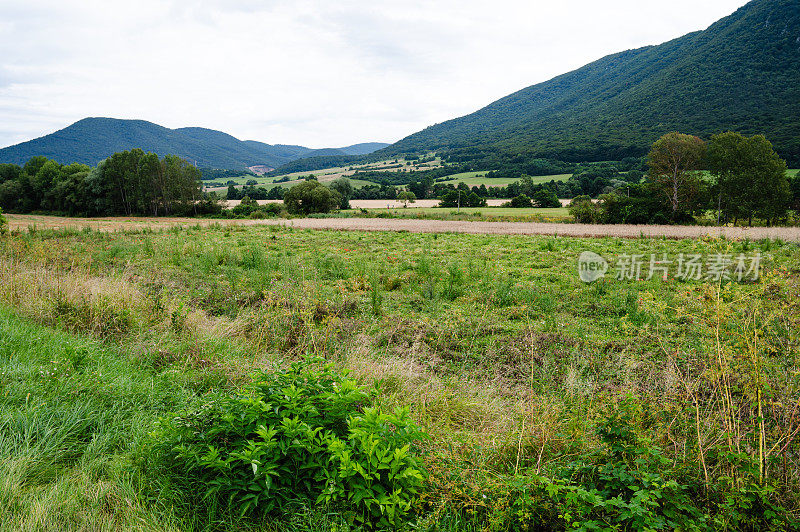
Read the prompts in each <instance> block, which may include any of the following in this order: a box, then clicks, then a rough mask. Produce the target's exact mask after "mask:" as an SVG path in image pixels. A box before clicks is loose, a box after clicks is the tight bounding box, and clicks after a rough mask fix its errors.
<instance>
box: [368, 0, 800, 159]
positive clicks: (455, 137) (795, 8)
mask: <svg viewBox="0 0 800 532" xmlns="http://www.w3.org/2000/svg"><path fill="white" fill-rule="evenodd" d="M725 130H736V131H741V132H743V133H746V134H758V133H763V134H765V135H766V136H767V138H768V139H769V140H771V141H772V142H773V143H774V144H775V147H776V149H777V150H778V151H779V153H780V154H781V155H782V156H783V157H785V158H787V159H788V160H789V161H790V163H791V164H793V165H797V164H799V163H800V1H798V0H753V1H752V2H750V3H748V4H747V5H745V6H744V7H742V8H741V9H739V10H738V11H736V12H735V13H734V14H732V15H730V16H728V17H726V18H723V19H722V20H720V21H718V22H716V23H715V24H713V25H712V26H710V27H709V28H708V29H707V30H705V31H698V32H694V33H690V34H688V35H685V36H683V37H680V38H678V39H675V40H672V41H669V42H666V43H664V44H661V45H658V46H647V47H644V48H639V49H637V50H628V51H625V52H621V53H617V54H613V55H610V56H607V57H604V58H602V59H600V60H598V61H595V62H593V63H591V64H588V65H586V66H584V67H582V68H580V69H578V70H575V71H573V72H569V73H567V74H564V75H561V76H558V77H556V78H553V79H551V80H550V81H546V82H544V83H539V84H537V85H533V86H531V87H528V88H525V89H522V90H520V91H518V92H516V93H514V94H511V95H509V96H506V97H505V98H502V99H500V100H498V101H496V102H494V103H492V104H490V105H488V106H486V107H484V108H483V109H480V110H478V111H476V112H474V113H472V114H469V115H466V116H463V117H461V118H456V119H454V120H449V121H447V122H443V123H441V124H436V125H434V126H431V127H428V128H427V129H425V130H423V131H420V132H418V133H415V134H413V135H411V136H409V137H406V138H405V139H403V140H401V141H399V142H397V143H396V144H393V145H392V146H390V147H389V148H386V149H385V150H383V151H381V152H379V153H378V154H376V155H381V156H395V155H399V154H402V153H424V152H428V151H432V150H460V152H462V153H463V154H465V155H464V157H468V156H469V152H470V151H472V152H479V151H481V150H484V151H486V150H495V151H497V152H502V153H505V154H510V155H511V156H512V157H513V156H517V155H523V156H528V157H543V158H552V159H558V160H564V161H583V160H619V159H621V158H624V157H626V156H640V155H642V154H644V153H646V150H647V148H648V146H649V145H650V144H651V143H652V142H653V141H655V140H656V139H657V138H658V137H659V136H661V135H663V134H665V133H668V132H670V131H681V132H685V133H690V134H694V135H699V136H704V137H707V136H709V135H711V134H714V133H716V132H721V131H725ZM462 160H463V159H462Z"/></svg>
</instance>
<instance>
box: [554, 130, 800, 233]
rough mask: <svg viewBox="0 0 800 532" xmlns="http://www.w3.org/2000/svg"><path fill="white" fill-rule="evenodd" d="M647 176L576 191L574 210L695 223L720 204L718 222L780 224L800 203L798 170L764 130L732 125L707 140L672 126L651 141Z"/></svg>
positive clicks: (583, 215)
mask: <svg viewBox="0 0 800 532" xmlns="http://www.w3.org/2000/svg"><path fill="white" fill-rule="evenodd" d="M644 177H645V179H644V181H643V182H641V183H639V182H629V183H627V184H624V183H623V184H618V185H617V186H616V187H614V188H613V189H612V190H606V189H604V192H603V193H601V194H599V199H600V201H599V202H592V201H591V195H589V194H586V195H583V196H579V197H576V198H575V199H574V200H573V202H572V205H571V207H570V211H571V213H572V214H573V216H574V217H575V219H576V220H577V221H579V222H587V223H588V222H601V223H635V224H649V223H693V222H694V221H695V219H696V216H698V215H700V214H703V213H706V212H709V211H715V212H716V213H717V222H718V223H720V224H727V223H733V224H738V223H739V222H744V221H746V222H747V224H748V225H752V224H753V220H754V219H760V220H762V221H763V222H764V223H766V224H767V225H776V224H779V223H781V222H785V221H787V219H788V215H789V211H790V210H791V209H795V210H797V209H798V208H800V176H795V177H794V178H792V179H790V178H789V177H788V175H787V165H786V161H784V160H783V159H781V158H780V157H779V156H778V154H777V153H776V152H775V150H774V149H773V146H772V144H771V143H770V142H769V141H768V140H767V139H766V137H764V135H754V136H751V137H747V136H744V135H742V134H740V133H736V132H726V133H720V134H717V135H714V136H712V137H711V139H710V140H709V141H708V142H706V141H704V140H702V139H700V138H699V137H696V136H692V135H686V134H682V133H678V132H673V133H669V134H667V135H664V136H663V137H661V138H660V139H659V140H657V141H656V142H655V143H654V144H653V146H652V148H651V150H650V153H649V155H648V157H647V173H646V175H645V176H644Z"/></svg>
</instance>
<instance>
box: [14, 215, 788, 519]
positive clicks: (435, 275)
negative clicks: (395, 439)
mask: <svg viewBox="0 0 800 532" xmlns="http://www.w3.org/2000/svg"><path fill="white" fill-rule="evenodd" d="M11 218H12V221H14V222H16V223H17V224H18V225H17V226H18V227H19V224H20V220H21V218H20V217H11ZM38 220H39V221H40V222H42V221H45V220H43V219H42V218H38ZM94 222H95V223H99V224H113V223H115V222H114V221H113V220H101V221H94ZM116 223H119V224H124V223H131V224H138V223H144V222H143V221H142V220H131V221H130V222H122V221H119V222H116ZM160 223H163V224H164V225H162V226H161V227H167V224H169V223H179V224H185V225H188V227H173V228H171V229H169V230H163V231H117V232H111V231H109V230H108V229H109V228H110V227H108V226H98V227H104V228H106V229H107V230H105V231H91V230H90V231H64V230H59V231H48V230H43V229H40V230H37V231H33V232H19V233H13V234H11V235H8V236H6V237H4V238H2V239H0V390H2V392H1V393H0V530H3V531H4V530H58V529H72V530H131V529H138V530H165V529H168V530H187V531H188V530H208V529H213V530H251V529H258V530H281V531H282V532H294V531H322V530H326V531H327V530H332V529H334V528H336V529H338V530H340V531H346V530H349V529H350V528H349V526H348V525H347V523H346V521H347V518H346V516H347V508H346V507H345V508H342V507H341V506H340V507H332V508H325V507H321V506H316V505H315V504H313V502H312V504H311V505H310V507H306V510H303V511H298V512H296V513H295V514H292V515H291V516H288V517H287V516H283V517H280V516H275V515H269V516H267V517H265V518H264V519H263V520H261V519H255V518H246V519H242V518H240V517H239V514H238V512H236V513H227V512H225V511H223V510H222V509H220V508H215V507H213V505H211V504H210V503H209V502H208V501H206V500H204V499H202V498H201V497H200V494H202V493H203V489H204V488H202V489H201V488H200V487H197V488H196V489H194V490H191V491H186V490H183V491H181V490H180V489H178V485H177V484H176V483H175V482H176V480H175V477H174V476H175V475H176V472H175V470H174V469H173V470H166V469H165V470H160V469H158V468H155V467H148V464H149V463H151V462H152V460H153V457H154V456H157V455H154V454H152V453H153V450H152V445H153V444H152V438H153V437H154V436H152V432H153V431H154V430H155V427H156V422H157V420H158V419H159V418H160V417H162V416H171V414H170V413H172V412H179V411H181V410H183V409H185V408H194V407H195V406H196V405H199V404H201V403H202V402H203V401H205V400H206V398H207V397H210V396H214V394H235V393H236V392H237V390H240V389H241V388H242V386H244V385H245V383H247V382H249V377H248V375H250V374H251V373H252V372H253V371H255V370H270V368H275V365H276V364H278V365H281V364H286V363H287V361H298V360H306V358H305V357H308V356H314V357H320V358H322V359H324V360H326V361H328V362H330V363H331V364H333V365H334V367H335V368H336V370H337V371H346V372H349V373H350V374H351V375H352V377H353V378H354V379H355V380H356V381H357V382H358V383H359V384H360V385H362V386H364V387H365V388H366V389H372V390H374V404H375V405H376V406H378V407H380V408H383V409H385V410H388V411H390V410H392V409H394V408H395V407H398V406H402V407H408V408H410V410H411V415H412V417H413V419H414V420H415V421H416V422H417V423H419V425H420V426H421V427H422V428H423V429H424V430H425V431H426V432H427V434H428V435H429V438H428V439H426V440H424V441H422V442H421V443H420V444H419V445H418V446H417V447H416V450H415V452H417V453H419V456H420V457H421V459H422V460H423V461H424V464H425V468H426V471H427V473H426V478H425V486H424V489H423V493H422V496H421V497H420V498H419V499H418V500H417V501H416V502H415V503H414V506H413V508H412V510H411V514H412V517H413V519H415V520H416V523H417V524H416V530H420V531H426V532H442V531H452V532H454V531H456V530H471V531H472V530H474V531H477V530H492V531H498V532H499V531H507V530H540V529H542V530H565V529H575V527H576V526H578V524H582V523H583V521H586V522H587V523H590V524H591V523H594V524H595V525H597V526H598V527H606V526H611V525H610V523H612V522H615V523H627V525H623V524H620V525H619V528H620V529H627V530H633V529H644V528H645V526H644V525H641V526H638V525H632V524H630V523H631V522H632V521H619V520H620V519H634V518H633V517H631V514H630V513H629V510H630V511H631V512H640V513H637V514H635V516H638V517H635V519H639V518H640V517H641V519H642V521H636V522H638V523H640V524H641V523H648V524H647V527H649V528H653V529H659V525H658V524H657V523H658V522H659V521H658V519H661V518H662V517H663V516H661V514H660V513H659V512H661V510H660V508H662V505H666V506H664V507H665V508H668V510H669V512H673V510H674V512H675V513H671V514H670V517H669V519H678V518H680V519H684V518H687V516H688V518H689V519H690V522H691V523H694V525H696V527H695V526H692V527H688V528H686V527H679V526H678V525H674V526H673V527H669V526H668V525H664V526H662V527H660V528H661V529H671V528H675V527H678V528H681V529H685V530H690V529H692V530H693V529H698V530H719V529H726V530H758V529H770V530H788V529H790V526H791V525H789V524H787V523H789V522H790V519H792V518H797V517H800V498H799V497H800V495H798V494H800V484H799V482H800V474H798V472H800V437H799V436H798V435H800V417H799V416H798V408H800V351H799V350H798V345H800V338H798V332H799V331H800V306H798V305H800V299H799V298H798V293H800V292H799V291H800V253H798V247H797V245H795V244H793V243H787V242H786V241H787V240H790V239H791V238H789V237H791V236H792V235H789V237H787V235H786V233H785V232H779V233H760V232H757V231H756V230H748V232H747V233H746V234H747V235H751V240H749V241H744V240H743V241H734V240H724V239H713V238H698V239H681V240H671V239H655V238H612V237H608V238H564V236H563V235H564V230H566V229H569V228H573V227H574V228H580V227H581V226H574V225H569V224H566V225H557V226H546V227H544V226H543V227H542V230H545V229H547V230H548V231H553V229H554V228H555V229H558V234H559V236H552V233H551V234H550V235H549V236H537V235H532V236H528V235H518V234H517V235H515V234H503V235H498V234H459V229H458V228H459V227H462V228H463V227H476V228H482V230H483V231H490V230H491V227H496V228H500V229H503V230H505V231H506V232H509V233H510V232H512V230H514V228H516V230H517V231H518V230H519V228H520V227H531V226H533V224H522V225H510V224H496V225H492V224H486V223H484V222H473V223H464V222H457V223H434V224H433V225H431V224H432V222H431V221H414V220H368V219H300V220H287V221H280V222H266V223H265V222H263V221H257V222H256V221H247V222H244V223H247V224H252V225H251V226H243V225H242V224H241V223H239V222H236V223H233V222H230V223H227V224H216V223H213V225H211V226H208V227H202V226H201V225H198V224H197V222H196V221H195V220H173V221H164V220H162V221H160ZM354 223H357V224H359V225H352V224H354ZM292 224H294V228H291V227H289V226H291V225H292ZM337 224H344V225H337ZM381 224H390V225H381ZM476 224H477V225H476ZM119 227H120V226H117V227H116V228H117V229H119ZM133 227H137V226H136V225H134V226H133ZM300 227H317V228H329V229H349V228H358V229H371V230H374V231H375V232H370V233H368V232H364V231H314V230H303V229H300ZM381 227H384V228H386V227H388V228H392V229H396V230H395V231H379V230H378V229H380V228H381ZM533 227H534V228H535V227H536V226H533ZM587 227H588V228H589V229H603V228H602V227H592V226H587ZM617 229H619V228H617ZM644 229H646V228H637V229H636V230H635V231H637V233H630V234H629V235H628V236H637V235H638V231H640V230H644ZM675 229H677V230H683V231H685V230H686V229H693V228H675ZM696 229H697V230H702V231H708V229H707V228H696ZM434 230H439V231H446V233H436V232H434V233H433V234H431V233H427V232H426V231H434ZM585 230H588V229H585ZM400 231H408V232H400ZM417 231H418V232H417ZM631 231H633V229H631ZM772 231H774V230H772ZM553 232H555V231H553ZM755 235H766V236H774V235H779V236H780V238H781V239H782V240H783V241H772V240H766V239H765V240H758V241H755V240H754V238H759V237H756V236H755ZM729 236H730V235H729ZM584 251H593V252H595V253H598V254H600V255H602V256H603V257H605V258H607V259H609V260H613V259H614V258H621V257H624V256H628V257H630V256H633V255H640V256H647V257H649V256H650V255H651V254H654V255H657V256H659V257H661V256H662V255H663V254H666V255H668V256H669V257H670V258H673V259H674V258H676V257H677V256H678V255H679V254H687V255H689V254H699V255H702V256H703V257H713V256H716V255H717V254H723V253H724V254H729V255H731V256H734V257H735V256H737V255H739V254H745V255H747V256H748V257H751V256H754V255H756V254H758V255H759V256H762V257H763V264H762V266H763V270H762V272H761V273H762V275H761V277H760V279H759V280H758V281H756V282H743V283H739V282H727V281H723V282H714V281H713V280H707V279H704V280H697V281H692V280H688V281H680V280H677V279H675V278H673V277H670V278H669V279H667V280H662V279H661V278H660V276H658V275H656V276H655V277H652V278H647V279H641V280H633V279H628V280H616V279H614V276H612V275H609V276H606V278H605V279H604V280H602V281H598V282H595V283H593V284H584V283H582V282H581V281H580V279H579V278H578V272H577V263H578V257H579V256H580V255H581V254H582V253H583V252H584ZM645 274H646V271H645ZM287 393H288V392H287ZM620 416H622V417H620ZM604 430H605V431H606V432H603V431H604ZM608 431H611V432H608ZM609 434H611V436H612V440H613V437H619V438H622V440H619V441H623V440H624V441H623V443H624V444H625V445H627V447H624V448H623V450H622V451H620V450H619V447H613V446H612V447H610V449H611V450H612V451H613V452H614V453H616V454H614V455H613V456H612V458H611V459H609V458H608V455H607V453H608V452H609V447H608V446H607V445H606V443H604V442H607V441H608V438H609ZM615 434H616V435H617V436H614V435H615ZM604 438H605V439H604ZM625 442H627V443H625ZM631 442H635V445H633V444H631ZM632 445H633V446H632ZM614 449H617V450H614ZM609 460H611V461H609ZM626 460H627V462H626ZM626 463H627V464H629V465H630V468H631V469H630V470H626V471H623V470H621V469H619V468H620V467H621V466H623V465H624V464H626ZM576 464H577V465H576ZM570 467H579V468H581V469H580V470H572V471H573V473H565V471H567V469H565V468H570ZM606 467H609V468H610V469H605V468H606ZM626 467H627V466H626ZM614 468H616V469H614ZM178 475H179V473H178ZM592 475H595V476H592ZM598 475H599V476H598ZM613 475H622V476H623V477H626V478H628V480H626V482H625V486H624V487H623V488H621V489H622V491H621V492H620V493H622V494H621V495H619V497H617V496H616V495H614V496H612V495H611V494H613V493H617V492H615V491H613V490H614V489H617V488H613V486H612V484H613V482H611V481H609V480H608V479H609V478H611V479H612V480H613V479H614V478H617V477H614V476H613ZM631 475H633V480H631ZM548 479H560V480H554V481H552V482H551V481H550V480H548ZM575 479H577V480H575ZM604 479H605V480H604ZM667 480H668V481H669V482H668V483H665V482H667ZM595 482H597V483H599V484H596V483H595ZM604 482H605V483H606V484H603V483H604ZM574 483H577V484H574ZM633 484H636V486H639V487H637V488H636V490H637V491H636V492H635V494H631V493H628V486H631V485H633ZM592 486H594V487H596V486H600V488H597V490H600V491H597V490H595V491H594V492H592V491H590V489H595V488H594V487H592ZM603 486H605V487H603ZM609 486H612V488H613V489H612V488H609ZM168 488H169V489H168ZM584 488H585V489H584ZM551 490H553V491H552V492H551ZM603 490H606V491H603ZM609 490H610V491H609ZM663 490H666V491H663ZM534 492H535V494H534ZM601 492H602V493H601ZM675 493H679V494H680V495H681V497H683V498H680V497H677V496H676V495H674V494H675ZM665 494H666V495H665ZM573 495H574V496H575V497H578V498H574V497H573ZM563 497H566V498H563ZM580 497H584V498H580ZM598 497H605V498H603V499H602V500H601V499H599V498H598ZM641 500H645V501H646V504H647V506H646V507H645V506H642V505H641V504H640V501H641ZM598 501H599V502H598ZM601 502H602V505H601V504H600V503H601ZM565 505H570V506H565ZM603 505H605V506H603ZM565 507H568V508H570V509H571V510H570V512H573V513H571V514H570V513H569V512H565V511H562V509H563V508H565ZM666 511H667V510H665V512H666ZM303 512H305V513H303ZM575 512H577V513H575ZM687 512H688V513H687ZM569 515H572V517H569ZM681 516H683V517H681ZM615 519H616V520H617V521H614V520H615ZM669 522H673V521H669ZM685 522H686V521H684V523H685ZM542 523H544V524H542ZM576 523H577V524H576ZM586 526H588V525H586ZM637 526H638V528H637ZM586 529H588V528H586ZM595 529H596V528H595Z"/></svg>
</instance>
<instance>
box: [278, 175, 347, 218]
mask: <svg viewBox="0 0 800 532" xmlns="http://www.w3.org/2000/svg"><path fill="white" fill-rule="evenodd" d="M283 203H284V204H285V205H286V210H288V211H289V214H304V215H309V214H313V213H319V212H322V213H324V212H331V211H332V210H335V209H338V208H339V207H340V205H341V203H342V198H341V195H340V194H339V193H338V192H336V191H335V190H331V189H329V188H328V187H326V186H325V185H323V184H322V183H320V182H319V181H316V180H310V181H305V182H303V183H301V184H299V185H295V186H293V187H292V188H290V189H289V191H288V192H286V194H285V195H284V197H283Z"/></svg>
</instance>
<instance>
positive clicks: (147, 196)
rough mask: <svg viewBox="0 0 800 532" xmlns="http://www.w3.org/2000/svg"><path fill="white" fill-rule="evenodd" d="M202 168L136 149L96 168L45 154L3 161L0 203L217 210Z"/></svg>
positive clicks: (167, 212) (20, 209)
mask: <svg viewBox="0 0 800 532" xmlns="http://www.w3.org/2000/svg"><path fill="white" fill-rule="evenodd" d="M200 178H201V174H200V171H199V170H198V169H197V168H195V167H194V166H193V165H191V164H189V163H188V162H187V161H185V160H183V159H181V158H180V157H178V156H176V155H167V156H165V157H164V158H159V157H158V155H156V154H155V153H145V152H144V151H143V150H140V149H133V150H130V151H124V152H119V153H115V154H114V155H112V156H110V157H109V158H107V159H105V160H104V161H102V162H100V163H99V164H98V165H97V166H95V167H90V166H87V165H84V164H77V163H75V164H68V165H63V164H60V163H58V162H56V161H53V160H50V159H48V158H46V157H42V156H37V157H33V158H31V159H30V160H29V161H28V162H27V163H25V164H24V165H23V166H18V165H14V164H0V208H2V209H3V211H5V212H13V213H30V212H52V213H61V214H66V215H68V216H109V215H124V216H188V215H196V214H211V213H215V212H219V210H220V207H219V206H218V205H217V203H216V201H215V199H214V198H213V197H210V196H208V195H206V194H204V193H203V192H202V184H201V181H200Z"/></svg>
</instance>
